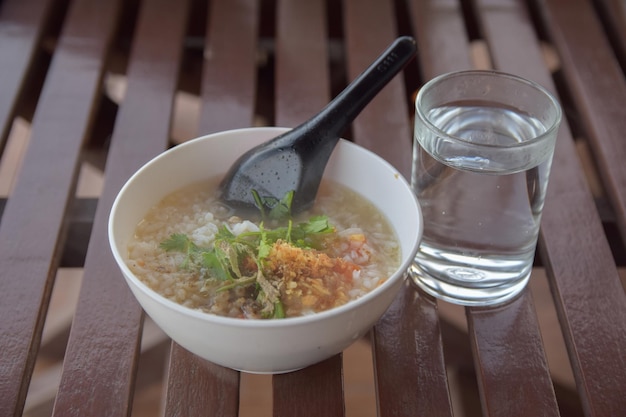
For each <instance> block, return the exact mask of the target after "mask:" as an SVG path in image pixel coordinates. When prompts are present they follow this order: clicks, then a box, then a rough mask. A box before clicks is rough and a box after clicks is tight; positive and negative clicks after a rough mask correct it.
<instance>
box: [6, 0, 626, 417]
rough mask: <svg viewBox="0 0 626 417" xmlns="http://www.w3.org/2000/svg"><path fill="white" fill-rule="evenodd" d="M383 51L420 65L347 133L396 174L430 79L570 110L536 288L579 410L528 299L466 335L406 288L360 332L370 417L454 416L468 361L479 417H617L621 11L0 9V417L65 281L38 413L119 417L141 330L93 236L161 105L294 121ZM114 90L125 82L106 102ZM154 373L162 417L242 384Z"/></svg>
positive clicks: (300, 410)
mask: <svg viewBox="0 0 626 417" xmlns="http://www.w3.org/2000/svg"><path fill="white" fill-rule="evenodd" d="M398 35H412V36H415V37H416V39H417V41H418V48H419V56H418V59H417V60H416V61H414V62H412V63H411V64H410V65H409V67H407V68H406V70H405V71H404V74H403V76H398V77H396V78H395V79H394V80H393V82H391V83H390V84H389V85H388V86H387V87H386V88H385V89H384V90H383V91H382V92H381V93H380V95H379V96H378V97H377V98H376V99H375V100H374V101H373V102H372V103H371V104H370V105H369V106H368V107H367V108H366V109H365V111H364V112H363V113H362V115H361V116H359V117H358V119H357V120H356V121H355V122H354V123H353V125H352V127H351V129H350V131H349V132H346V137H348V138H350V139H351V140H353V141H355V142H356V143H359V144H361V145H363V146H365V147H367V148H369V149H372V150H373V151H375V152H377V153H378V154H380V155H381V156H383V157H384V158H386V159H387V160H389V161H391V162H392V163H393V164H394V165H395V166H396V167H397V168H398V169H399V170H400V171H401V172H403V173H404V174H406V175H407V176H408V175H409V174H410V162H411V146H412V145H411V139H412V133H411V130H412V122H411V118H412V114H413V107H412V99H413V94H414V92H415V91H416V90H417V89H418V88H419V86H420V85H421V84H423V82H425V81H426V80H427V79H430V78H432V77H433V76H435V75H437V74H440V73H443V72H449V71H452V70H458V69H468V68H474V67H481V68H486V67H493V68H496V69H500V70H504V71H507V72H512V73H515V74H518V75H521V76H523V77H526V78H529V79H532V80H534V81H536V82H539V83H540V84H542V85H544V86H545V87H547V88H548V89H550V90H552V91H554V92H555V93H556V94H557V95H558V97H559V98H560V100H561V102H562V104H563V107H564V109H565V115H566V119H565V120H564V122H563V124H562V127H561V130H560V134H559V138H558V144H557V150H556V155H555V158H554V165H553V168H552V175H551V179H550V186H549V190H548V198H547V202H546V206H545V212H544V216H543V221H542V228H541V236H540V242H539V250H538V256H537V271H539V270H545V271H546V273H547V277H548V282H549V288H550V292H551V295H552V297H551V298H552V302H553V305H554V307H555V309H556V312H557V315H558V324H557V327H558V328H560V331H561V332H562V335H563V339H564V340H565V345H566V347H567V352H568V355H569V364H570V366H571V369H572V372H573V375H574V379H575V386H576V390H575V391H574V392H573V393H570V394H571V395H573V396H574V397H576V398H577V399H578V402H579V404H580V406H579V407H571V406H570V404H569V402H567V401H566V397H565V396H563V395H562V393H561V389H560V388H559V387H558V386H557V384H555V383H554V381H553V378H552V377H551V373H550V369H549V366H548V361H547V359H546V353H545V352H546V348H545V345H544V342H543V338H542V336H541V333H540V327H539V320H538V314H537V309H536V303H535V302H534V297H533V294H532V292H531V291H530V290H527V291H525V292H524V293H523V294H522V296H521V297H519V298H518V299H516V300H515V301H513V302H512V303H510V304H508V305H505V306H502V307H498V308H468V309H466V310H465V317H466V321H467V333H463V332H460V333H459V332H456V333H454V332H450V331H449V330H448V329H449V328H450V323H449V322H448V320H447V319H445V317H443V316H442V315H441V314H440V310H442V307H443V305H442V304H443V303H441V302H439V303H438V302H437V301H435V300H434V299H432V298H430V297H428V296H426V295H424V294H423V293H421V292H419V291H417V290H416V289H415V288H413V287H412V286H410V285H407V286H406V288H405V289H404V290H403V292H402V293H401V294H400V295H399V297H398V298H397V299H396V301H395V302H394V304H393V305H392V307H391V308H390V309H389V311H388V312H387V313H386V314H385V316H384V317H383V318H382V319H381V321H380V322H379V323H378V324H377V325H376V327H375V328H374V329H373V331H372V332H371V337H370V341H371V346H372V357H373V363H374V369H375V384H376V395H377V405H378V414H379V415H380V416H450V415H452V414H453V410H452V405H451V404H452V401H451V390H450V382H449V380H448V379H447V373H446V367H450V366H469V367H470V368H471V369H473V371H474V372H475V374H476V383H477V386H478V394H477V398H479V400H480V408H481V409H482V414H483V415H484V416H506V417H511V416H558V415H560V413H562V415H563V416H569V415H585V416H606V417H609V416H611V417H618V416H624V415H626V296H625V294H624V282H623V280H624V273H623V272H624V267H625V266H626V254H625V250H624V242H625V241H626V163H625V162H624V161H626V136H625V132H626V82H625V75H624V74H625V69H626V5H625V3H624V1H620V0H593V1H592V0H567V1H566V0H529V1H521V0H519V1H515V0H474V1H460V0H430V1H427V0H423V1H418V0H405V1H403V0H396V1H392V0H344V1H333V0H327V1H324V0H306V1H305V0H301V1H287V0H283V1H271V0H262V1H260V0H256V1H255V0H209V1H200V0H194V1H191V0H177V1H170V0H142V1H137V0H136V1H121V0H108V1H101V0H69V1H68V0H3V1H2V2H0V128H1V135H0V151H2V152H3V154H4V155H3V156H4V159H3V162H2V164H6V163H7V159H8V158H9V157H10V156H8V153H7V152H4V151H5V150H6V149H7V146H6V145H7V138H8V137H9V136H10V135H9V134H10V133H11V131H12V126H13V129H14V126H15V124H14V121H15V120H16V118H18V117H19V118H20V119H21V120H26V121H27V122H28V123H30V127H31V130H30V135H29V136H30V137H29V139H30V140H29V142H28V146H27V148H26V150H25V153H24V157H23V160H21V162H20V164H19V166H20V168H19V170H18V172H17V175H16V179H15V183H14V186H13V188H12V191H11V193H10V195H9V196H5V197H4V198H3V199H2V200H1V202H2V205H1V207H2V218H1V223H0V352H1V353H0V416H19V415H22V411H23V409H24V404H25V399H26V395H27V392H28V389H29V385H30V384H31V375H32V373H33V369H34V365H35V361H36V359H37V356H38V354H39V353H40V345H41V339H42V329H43V325H44V322H45V320H46V315H47V307H48V304H49V300H50V295H51V292H52V289H53V287H54V286H55V276H56V271H57V269H58V268H59V267H62V266H78V267H82V268H84V273H83V278H82V286H81V287H80V294H79V298H78V304H77V307H76V311H75V314H74V317H73V322H72V325H71V332H70V335H69V340H68V341H67V347H66V350H65V356H64V361H63V366H62V374H61V377H60V384H59V388H58V393H56V395H55V399H54V412H53V415H54V416H81V417H83V416H126V415H130V413H131V411H132V405H133V395H134V387H135V384H136V383H138V377H137V368H138V362H139V360H140V358H141V356H142V355H140V342H141V340H140V339H141V334H142V327H143V323H144V317H143V313H142V310H141V308H140V307H139V305H138V304H137V303H136V302H135V300H134V298H133V297H132V295H131V294H130V292H129V290H128V288H127V287H126V284H125V283H124V281H123V279H122V276H121V274H120V273H119V271H118V269H117V267H116V266H115V264H114V261H113V258H112V256H111V254H110V252H109V249H108V242H107V233H106V223H107V218H108V214H109V210H110V208H111V204H112V202H113V199H114V197H115V195H116V193H117V192H118V190H119V189H120V187H121V186H122V184H123V183H124V181H125V180H126V179H127V178H128V177H129V176H130V175H131V174H132V173H133V172H134V171H135V170H136V169H137V168H138V167H140V166H141V165H142V164H143V163H145V162H146V161H147V160H149V159H150V158H152V157H154V156H155V155H157V154H158V153H160V152H162V151H163V150H165V149H166V148H167V147H168V146H171V145H172V137H173V135H172V115H173V114H174V113H175V111H176V110H177V106H176V105H177V103H178V101H176V100H175V97H180V94H183V93H184V94H191V95H193V96H195V97H197V100H198V101H199V102H200V103H201V108H200V111H199V121H198V124H197V126H193V127H190V126H187V128H188V129H191V130H192V131H193V134H194V135H195V134H198V135H200V134H205V133H210V132H215V131H219V130H224V129H230V128H240V127H247V126H251V125H254V124H267V125H278V126H295V125H297V124H298V123H300V122H302V121H304V120H305V119H307V118H308V117H309V116H311V115H312V114H314V113H316V112H317V111H318V110H319V109H320V108H321V107H323V105H325V104H326V103H327V102H328V101H329V100H330V99H331V98H332V97H333V96H334V95H335V94H337V92H338V91H340V90H341V89H342V88H343V87H344V86H345V84H346V82H347V81H348V80H351V79H353V78H354V77H356V75H357V74H358V73H359V72H360V71H361V70H362V69H363V68H365V67H366V66H367V65H368V64H369V63H370V61H371V60H373V59H374V57H376V56H377V55H378V54H379V53H380V52H381V51H382V50H383V49H384V48H385V47H386V46H387V45H388V44H389V43H390V42H391V41H392V40H393V39H394V38H395V37H396V36H398ZM114 76H117V77H118V78H119V77H120V76H124V80H125V81H126V84H125V85H126V89H125V92H124V94H123V95H121V96H120V97H119V98H118V100H117V102H116V100H114V99H113V98H112V96H111V94H109V90H108V89H107V88H106V86H107V85H108V83H107V82H108V81H109V80H111V79H112V78H113V77H114ZM584 156H587V157H586V158H584ZM85 161H86V162H88V163H90V164H91V165H93V166H95V167H98V168H100V169H102V170H103V172H104V185H103V190H102V192H101V194H100V196H99V198H77V197H76V196H75V189H76V183H77V178H78V175H79V171H80V170H79V168H80V166H81V165H82V164H83V163H84V162H85ZM620 273H622V280H620ZM536 279H538V278H536ZM556 331H557V332H558V329H557V330H556ZM342 376H343V375H342V356H341V355H338V356H336V357H334V358H331V359H329V360H327V361H325V362H322V363H320V364H317V365H315V366H312V367H310V368H307V369H304V370H301V371H298V372H294V373H290V374H285V375H278V376H275V377H273V398H272V401H273V414H274V416H296V415H297V416H342V415H344V414H345V407H344V392H345V391H344V388H345V387H344V386H343V379H342ZM166 378H167V393H166V395H165V399H164V406H163V407H164V412H165V414H166V415H168V416H201V415H202V416H205V415H214V416H237V415H238V408H239V383H240V374H239V373H238V372H235V371H232V370H229V369H224V368H221V367H219V366H216V365H213V364H211V363H207V362H205V361H203V360H200V359H198V358H197V357H195V356H194V355H192V354H190V353H188V352H186V351H185V350H183V349H182V348H180V347H178V346H176V345H173V346H172V348H171V353H170V357H169V369H168V372H167V375H166ZM454 411H455V413H457V414H458V413H459V412H460V411H459V410H454Z"/></svg>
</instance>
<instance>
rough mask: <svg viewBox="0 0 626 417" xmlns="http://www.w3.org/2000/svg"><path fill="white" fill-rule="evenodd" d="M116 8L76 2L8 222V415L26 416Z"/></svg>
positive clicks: (4, 410) (3, 386)
mask: <svg viewBox="0 0 626 417" xmlns="http://www.w3.org/2000/svg"><path fill="white" fill-rule="evenodd" d="M116 12H117V4H116V2H105V3H103V2H99V1H89V0H85V1H77V2H75V3H74V4H73V6H72V8H71V10H70V12H69V16H68V19H67V22H66V26H65V30H64V32H63V34H62V37H61V39H60V41H59V44H58V45H57V49H56V53H55V56H54V58H53V61H52V63H51V67H50V72H49V75H48V78H47V80H46V83H45V86H44V89H43V92H42V94H41V98H40V101H39V107H38V110H37V113H36V115H35V117H34V121H33V127H32V132H31V139H30V145H29V147H28V149H27V151H26V154H25V156H24V160H23V166H22V169H21V171H20V174H19V176H18V178H17V182H16V184H15V188H14V191H13V194H12V196H11V198H10V199H9V201H8V202H7V205H6V208H5V211H4V215H3V218H2V223H1V224H0V264H1V265H2V269H1V270H0V297H1V300H0V317H2V318H3V321H2V323H0V326H1V327H0V334H2V335H3V336H2V338H0V351H2V352H3V354H2V359H1V363H0V368H1V369H0V378H1V380H0V397H1V398H3V401H2V402H1V403H0V415H3V416H9V415H14V414H16V415H19V414H20V411H21V409H22V407H23V402H24V397H25V395H26V388H27V387H28V383H29V380H30V374H31V372H32V366H33V362H34V358H35V356H36V355H37V350H38V343H39V338H40V336H41V329H42V325H43V318H44V316H45V312H46V307H47V303H48V301H49V295H50V288H51V286H52V282H53V278H54V274H55V270H56V265H57V264H58V258H59V255H60V253H59V250H58V248H59V247H61V245H60V243H62V240H61V238H62V234H63V233H62V232H63V226H64V221H63V219H64V216H65V213H66V211H67V207H68V199H69V196H70V195H71V193H72V192H73V190H74V183H75V179H76V175H77V166H78V159H79V155H80V148H81V144H82V142H83V141H84V138H85V136H86V133H87V130H88V127H89V121H90V119H91V113H92V111H93V108H92V103H93V102H94V101H95V98H96V96H97V93H98V91H99V86H100V77H101V72H102V67H103V62H104V58H105V55H106V52H107V49H108V46H109V43H110V40H111V36H112V33H113V29H114V23H115V17H116ZM96 22H97V23H96ZM16 381H21V383H17V382H16Z"/></svg>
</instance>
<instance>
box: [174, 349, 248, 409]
mask: <svg viewBox="0 0 626 417" xmlns="http://www.w3.org/2000/svg"><path fill="white" fill-rule="evenodd" d="M238 410H239V372H237V371H233V370H232V369H227V368H224V367H222V366H219V365H216V364H214V363H211V362H208V361H205V360H204V359H202V358H200V357H198V356H196V355H194V354H193V353H190V352H188V351H187V350H185V349H183V348H182V347H180V346H179V345H177V344H176V343H172V354H171V355H170V367H169V372H168V378H167V395H166V403H165V415H166V416H177V417H195V416H200V415H207V416H221V417H236V416H237V415H238Z"/></svg>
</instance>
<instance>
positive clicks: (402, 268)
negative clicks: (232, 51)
mask: <svg viewBox="0 0 626 417" xmlns="http://www.w3.org/2000/svg"><path fill="white" fill-rule="evenodd" d="M289 129H290V128H284V127H267V126H264V127H249V128H241V129H229V130H224V131H220V132H215V133H211V134H207V135H203V136H199V137H196V138H193V139H190V140H188V141H186V142H184V143H181V144H179V145H176V146H174V147H172V148H170V149H168V150H166V151H164V152H162V153H160V154H159V155H157V156H155V157H154V158H152V159H150V160H149V161H148V162H146V163H145V164H144V165H142V166H141V167H140V168H139V169H138V170H137V171H135V172H134V173H133V175H131V176H130V177H129V178H128V179H127V180H126V182H125V183H124V185H123V186H122V188H121V189H120V190H119V192H118V193H117V195H116V197H115V200H114V202H113V205H112V206H111V210H110V212H109V219H108V225H107V231H108V238H109V246H110V249H111V252H112V254H113V257H114V258H115V261H116V264H117V266H118V268H120V271H121V272H122V275H123V277H124V279H125V280H126V281H132V282H133V284H134V286H135V288H136V289H138V290H140V291H141V292H142V293H144V294H145V295H147V296H148V297H149V298H150V299H152V300H153V301H155V302H157V303H159V304H163V305H164V306H165V307H166V308H168V309H171V310H174V311H176V312H177V313H180V314H182V315H185V316H191V317H193V318H195V319H198V320H202V321H208V322H212V323H214V324H217V325H223V326H228V327H235V328H241V329H246V328H261V329H263V328H284V327H292V326H301V325H303V324H307V323H312V322H318V321H322V320H324V319H326V318H332V317H335V316H339V315H342V314H343V313H345V312H349V311H350V310H353V309H355V308H358V307H359V306H361V305H363V304H368V303H370V302H371V301H373V299H374V298H376V297H377V296H378V294H379V293H382V292H385V291H386V290H387V289H388V288H389V287H392V286H394V285H395V284H396V282H397V281H404V280H406V278H407V271H408V269H409V267H410V264H411V262H412V261H413V258H414V256H415V253H416V252H417V247H418V245H419V242H420V240H421V237H422V234H423V231H424V222H423V217H422V212H421V208H420V205H419V203H418V200H417V197H416V196H415V194H414V193H413V192H410V195H411V196H412V201H413V203H414V205H415V208H416V213H417V214H418V219H417V222H416V223H417V229H418V230H417V233H416V235H415V247H414V251H412V252H413V253H408V254H404V253H402V254H401V263H400V265H399V266H398V268H397V269H396V271H395V272H394V273H393V274H392V275H390V276H389V277H388V278H387V279H386V280H385V281H384V282H383V283H382V284H380V285H379V286H377V287H375V288H373V289H372V290H370V291H369V292H367V293H366V294H364V295H362V296H361V297H359V298H357V299H355V300H350V301H348V302H347V303H345V304H342V305H340V306H337V307H333V308H331V309H329V310H324V311H320V312H318V313H313V314H307V315H304V316H297V317H286V318H283V319H267V320H261V319H258V320H250V319H242V318H235V317H225V316H219V315H217V314H211V313H207V312H203V311H200V310H197V309H192V308H189V307H185V306H183V305H181V304H179V303H177V302H175V301H172V300H170V299H168V298H167V297H165V296H163V295H161V294H159V293H158V292H157V291H155V290H153V289H152V288H150V287H149V286H148V285H146V284H145V283H144V282H143V281H141V280H140V279H139V278H138V277H137V276H136V275H135V274H134V273H133V272H132V271H131V270H130V268H129V267H128V265H127V264H126V261H125V259H124V257H123V256H122V254H121V253H120V250H119V248H117V246H116V244H115V231H114V228H115V227H114V223H115V222H114V220H115V214H116V212H117V210H118V206H119V205H120V201H121V200H122V198H123V196H124V194H125V192H126V190H127V189H128V188H129V187H131V186H132V183H133V182H134V180H135V179H136V178H137V177H138V176H141V175H143V174H142V173H143V172H144V171H146V170H148V169H149V168H150V167H151V166H152V165H155V164H157V163H159V162H160V160H162V159H164V158H168V157H169V155H171V154H172V153H174V152H182V150H183V149H184V148H186V147H188V146H193V144H195V143H197V142H198V141H207V140H212V139H214V138H216V137H220V136H224V135H225V134H237V133H246V132H254V131H276V132H284V131H287V130H289ZM339 143H341V146H348V147H354V148H356V149H359V150H360V151H362V152H365V153H368V154H370V156H373V157H374V158H375V159H377V160H378V162H379V163H381V164H382V165H383V166H384V168H385V169H387V170H389V171H391V172H392V173H393V174H394V175H395V176H396V177H398V179H399V180H400V181H402V182H403V184H404V186H405V187H406V188H407V189H408V190H409V191H410V190H411V188H410V185H409V183H408V181H407V180H406V178H405V177H404V176H403V175H402V174H400V172H399V171H398V170H397V169H396V168H395V167H394V166H393V165H391V164H390V163H389V162H388V161H386V160H385V159H383V158H382V157H381V156H379V155H377V154H376V153H374V152H372V151H370V150H368V149H366V148H364V147H362V146H360V145H357V144H355V143H353V142H350V141H348V140H345V139H340V141H339ZM337 146H339V144H338V145H337ZM394 232H395V233H397V231H396V230H395V228H394ZM401 249H402V248H401Z"/></svg>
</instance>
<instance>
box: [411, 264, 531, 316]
mask: <svg viewBox="0 0 626 417" xmlns="http://www.w3.org/2000/svg"><path fill="white" fill-rule="evenodd" d="M409 276H410V277H411V279H412V281H413V283H414V284H415V285H417V286H418V287H419V288H421V289H422V290H423V291H424V292H426V293H427V294H430V295H432V296H433V297H436V298H438V299H441V300H443V301H447V302H449V303H452V304H458V305H463V306H470V307H472V306H473V307H481V306H482V307H484V306H494V305H497V304H504V303H506V302H508V301H511V300H513V299H514V298H515V297H516V296H517V295H519V294H520V293H521V292H522V290H523V289H524V288H526V285H527V284H528V281H529V279H530V273H529V274H527V275H526V276H524V277H522V278H521V279H518V280H515V281H514V282H513V283H510V282H508V283H506V284H501V285H496V286H481V285H480V284H479V283H477V282H476V281H475V280H473V279H471V278H470V279H467V280H460V279H450V278H447V279H438V278H436V277H433V276H431V275H430V274H428V273H426V272H424V270H423V269H422V268H420V266H419V264H418V263H416V262H413V264H412V265H411V267H410V268H409Z"/></svg>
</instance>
